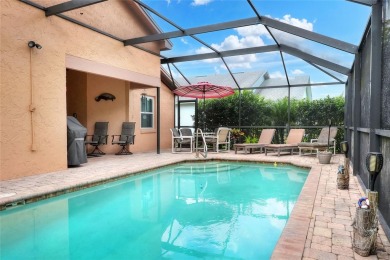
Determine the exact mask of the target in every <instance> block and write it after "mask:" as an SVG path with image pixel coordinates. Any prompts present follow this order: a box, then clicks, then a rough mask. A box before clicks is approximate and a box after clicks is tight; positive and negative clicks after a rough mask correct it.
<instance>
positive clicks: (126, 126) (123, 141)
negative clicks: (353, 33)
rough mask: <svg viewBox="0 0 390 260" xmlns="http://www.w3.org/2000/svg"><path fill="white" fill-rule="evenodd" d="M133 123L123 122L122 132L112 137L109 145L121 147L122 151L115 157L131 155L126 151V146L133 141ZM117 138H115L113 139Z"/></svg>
mask: <svg viewBox="0 0 390 260" xmlns="http://www.w3.org/2000/svg"><path fill="white" fill-rule="evenodd" d="M134 131H135V122H123V123H122V130H121V134H120V135H112V141H111V144H117V145H120V146H121V147H122V149H121V150H120V151H119V152H117V153H116V155H129V154H133V153H132V152H130V150H129V149H127V146H128V145H131V144H134V141H135V135H134ZM115 137H117V138H115ZM115 139H117V140H115Z"/></svg>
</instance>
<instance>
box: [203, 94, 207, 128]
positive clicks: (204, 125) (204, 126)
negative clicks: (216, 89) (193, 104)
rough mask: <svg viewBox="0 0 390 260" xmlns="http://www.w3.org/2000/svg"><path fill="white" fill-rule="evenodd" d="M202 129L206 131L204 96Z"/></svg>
mask: <svg viewBox="0 0 390 260" xmlns="http://www.w3.org/2000/svg"><path fill="white" fill-rule="evenodd" d="M203 131H206V98H205V96H203Z"/></svg>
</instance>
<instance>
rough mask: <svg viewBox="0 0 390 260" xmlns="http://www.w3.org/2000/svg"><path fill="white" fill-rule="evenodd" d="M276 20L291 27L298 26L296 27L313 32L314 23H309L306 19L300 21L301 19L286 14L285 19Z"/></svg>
mask: <svg viewBox="0 0 390 260" xmlns="http://www.w3.org/2000/svg"><path fill="white" fill-rule="evenodd" d="M276 20H279V21H281V22H283V23H287V24H290V25H293V26H296V27H299V28H302V29H305V30H308V31H313V23H310V22H308V21H307V20H306V19H305V18H303V19H301V20H300V19H297V18H293V17H291V15H290V14H286V15H284V16H283V19H278V18H276Z"/></svg>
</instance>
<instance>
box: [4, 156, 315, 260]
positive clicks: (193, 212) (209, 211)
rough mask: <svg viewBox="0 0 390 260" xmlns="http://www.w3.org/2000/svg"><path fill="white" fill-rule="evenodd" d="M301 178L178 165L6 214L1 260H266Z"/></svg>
mask: <svg viewBox="0 0 390 260" xmlns="http://www.w3.org/2000/svg"><path fill="white" fill-rule="evenodd" d="M307 174H308V170H306V169H302V168H298V167H294V166H277V167H274V166H273V165H269V164H255V163H227V162H207V163H201V164H199V163H185V164H179V165H174V166H168V167H164V168H161V169H158V170H154V171H152V172H149V173H146V174H142V175H137V176H133V177H129V178H127V179H124V180H120V181H116V182H113V183H109V184H105V185H102V186H97V187H94V188H90V189H86V190H82V191H78V192H74V193H70V194H67V195H63V196H59V197H56V198H52V199H48V200H45V201H40V202H38V203H34V204H29V205H25V206H21V207H17V208H12V209H8V210H6V211H2V212H0V221H1V222H0V224H1V231H0V232H1V242H0V243H1V259H31V258H38V259H40V258H45V259H54V258H55V259H103V258H104V259H161V258H171V259H192V258H233V259H237V258H242V259H268V258H269V257H270V256H271V254H272V251H273V249H274V247H275V245H276V243H277V240H278V238H279V236H280V234H281V232H282V230H283V228H284V226H285V224H286V222H287V220H288V218H289V215H290V213H291V211H292V208H293V206H294V204H295V202H296V200H297V198H298V196H299V193H300V191H301V189H302V186H303V184H304V182H305V180H306V177H307Z"/></svg>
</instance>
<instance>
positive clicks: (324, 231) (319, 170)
mask: <svg viewBox="0 0 390 260" xmlns="http://www.w3.org/2000/svg"><path fill="white" fill-rule="evenodd" d="M208 159H222V160H246V161H261V162H270V163H275V162H277V163H279V164H280V163H291V164H294V165H297V166H302V167H310V168H311V171H310V174H309V176H308V178H307V180H306V183H305V185H304V187H303V189H302V192H301V195H300V197H299V200H298V201H297V203H296V205H295V207H294V209H293V212H292V214H291V216H290V219H289V221H288V223H287V225H286V227H285V229H284V230H283V233H282V236H281V238H280V240H279V242H278V244H277V246H276V248H275V251H274V254H273V259H287V258H288V259H390V242H389V240H388V239H387V237H386V235H385V233H384V231H383V229H382V228H381V227H380V228H379V233H378V234H379V235H378V241H377V244H378V249H377V254H376V255H371V256H370V257H360V256H359V255H358V254H356V253H354V251H353V250H352V227H351V223H352V220H353V217H354V214H355V207H356V206H355V205H356V202H357V200H358V199H359V198H360V197H361V196H362V195H363V194H364V193H363V190H362V188H361V186H360V185H359V183H358V180H357V178H356V177H354V176H351V178H350V186H349V190H339V189H337V185H336V177H337V176H336V173H337V167H338V165H339V164H342V161H343V158H342V156H340V155H336V156H334V157H333V158H332V162H331V164H329V165H320V164H319V163H318V160H317V158H315V157H308V156H298V155H293V156H289V155H284V156H281V157H277V156H272V155H268V156H265V155H264V154H234V152H233V151H231V152H230V153H220V154H212V153H209V156H208ZM185 160H201V159H196V158H195V154H171V153H169V152H168V151H164V152H162V153H161V154H159V155H157V154H156V153H140V154H133V155H131V156H114V155H105V156H103V157H99V158H89V162H88V163H87V164H84V165H82V166H81V167H75V168H69V169H67V170H64V171H59V172H53V173H46V174H40V175H37V176H31V177H25V178H21V179H15V180H9V181H2V182H0V205H1V206H2V207H3V208H4V207H5V205H7V204H8V205H9V204H12V203H14V204H15V203H24V202H30V201H34V200H36V198H37V197H41V198H45V197H50V196H53V195H52V194H62V193H64V192H69V191H72V190H78V189H80V188H81V187H83V186H93V185H95V183H97V182H100V183H102V182H107V181H109V180H110V179H112V178H121V177H123V176H127V175H129V174H134V173H138V172H141V171H145V170H149V169H153V168H156V167H161V166H164V165H167V164H173V163H178V162H181V161H185Z"/></svg>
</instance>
